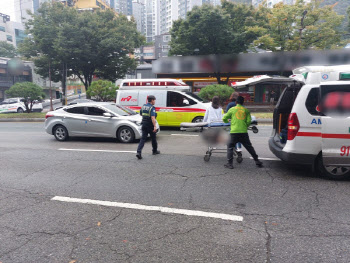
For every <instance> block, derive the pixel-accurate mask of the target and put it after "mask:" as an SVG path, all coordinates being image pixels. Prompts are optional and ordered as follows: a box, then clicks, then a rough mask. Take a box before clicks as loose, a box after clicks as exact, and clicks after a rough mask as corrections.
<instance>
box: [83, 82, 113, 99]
mask: <svg viewBox="0 0 350 263" xmlns="http://www.w3.org/2000/svg"><path fill="white" fill-rule="evenodd" d="M117 89H118V88H117V87H116V86H115V85H114V84H113V83H112V82H111V81H108V80H98V81H93V82H92V84H91V86H90V87H89V89H88V90H87V94H88V95H89V96H91V97H94V98H95V99H96V100H98V101H111V100H115V96H116V90H117Z"/></svg>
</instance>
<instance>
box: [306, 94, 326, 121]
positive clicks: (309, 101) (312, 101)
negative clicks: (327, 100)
mask: <svg viewBox="0 0 350 263" xmlns="http://www.w3.org/2000/svg"><path fill="white" fill-rule="evenodd" d="M319 94H320V89H319V88H312V89H311V90H310V92H309V95H308V96H307V98H306V102H305V106H306V109H307V111H308V112H309V113H310V114H311V115H316V116H321V115H322V113H321V112H319V111H318V105H319Z"/></svg>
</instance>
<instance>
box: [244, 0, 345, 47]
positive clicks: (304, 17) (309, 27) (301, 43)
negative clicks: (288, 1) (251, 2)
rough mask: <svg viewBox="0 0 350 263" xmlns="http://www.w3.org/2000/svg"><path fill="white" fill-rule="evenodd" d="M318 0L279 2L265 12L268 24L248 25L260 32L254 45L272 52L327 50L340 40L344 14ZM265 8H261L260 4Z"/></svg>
mask: <svg viewBox="0 0 350 263" xmlns="http://www.w3.org/2000/svg"><path fill="white" fill-rule="evenodd" d="M320 4H321V1H320V0H312V1H311V2H310V3H308V4H305V3H304V2H303V1H302V0H298V1H297V2H296V3H295V4H294V5H285V4H283V3H278V4H276V5H275V6H274V8H272V9H271V11H270V12H269V13H268V14H267V18H268V23H266V24H265V25H260V26H255V27H251V28H248V30H253V31H255V32H257V33H259V32H260V33H259V34H260V36H258V38H257V39H256V40H255V41H254V42H253V46H254V47H258V48H262V49H265V50H271V51H278V50H281V51H296V50H304V49H309V48H313V49H329V48H332V47H333V46H334V45H336V44H339V43H340V41H341V36H342V31H341V29H340V25H341V23H342V21H343V19H344V16H341V15H338V14H337V13H336V12H335V11H334V10H333V6H323V7H321V6H320ZM259 8H264V7H259Z"/></svg>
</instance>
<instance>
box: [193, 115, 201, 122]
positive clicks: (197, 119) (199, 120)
mask: <svg viewBox="0 0 350 263" xmlns="http://www.w3.org/2000/svg"><path fill="white" fill-rule="evenodd" d="M192 122H193V123H197V122H203V117H201V116H200V117H196V118H194V119H193V120H192Z"/></svg>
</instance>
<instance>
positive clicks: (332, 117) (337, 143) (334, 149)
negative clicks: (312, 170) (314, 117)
mask: <svg viewBox="0 0 350 263" xmlns="http://www.w3.org/2000/svg"><path fill="white" fill-rule="evenodd" d="M320 96H321V98H320V101H321V110H322V113H323V114H324V115H325V116H322V117H321V119H322V133H321V136H322V157H323V164H324V165H325V166H331V167H332V166H334V169H338V168H341V167H348V166H350V114H349V113H350V83H349V82H347V83H344V82H337V83H335V82H329V83H327V84H326V83H325V84H323V85H321V92H320Z"/></svg>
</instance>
